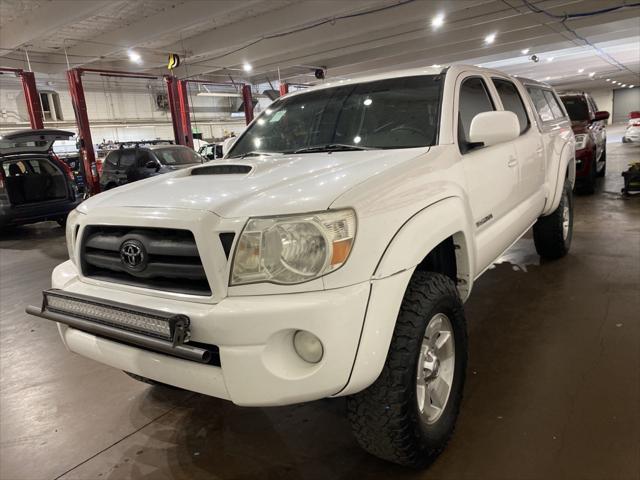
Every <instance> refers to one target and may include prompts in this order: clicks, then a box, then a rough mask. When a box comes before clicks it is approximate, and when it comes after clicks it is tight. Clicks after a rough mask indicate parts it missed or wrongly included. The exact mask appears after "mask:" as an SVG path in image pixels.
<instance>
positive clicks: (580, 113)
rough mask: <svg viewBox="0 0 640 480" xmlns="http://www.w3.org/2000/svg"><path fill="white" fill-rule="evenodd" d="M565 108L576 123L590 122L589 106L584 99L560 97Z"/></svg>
mask: <svg viewBox="0 0 640 480" xmlns="http://www.w3.org/2000/svg"><path fill="white" fill-rule="evenodd" d="M560 100H562V103H564V108H566V109H567V113H568V114H569V118H570V119H571V120H573V121H574V122H587V121H589V120H590V119H589V106H588V105H587V102H586V100H585V99H584V98H583V97H578V96H575V97H560Z"/></svg>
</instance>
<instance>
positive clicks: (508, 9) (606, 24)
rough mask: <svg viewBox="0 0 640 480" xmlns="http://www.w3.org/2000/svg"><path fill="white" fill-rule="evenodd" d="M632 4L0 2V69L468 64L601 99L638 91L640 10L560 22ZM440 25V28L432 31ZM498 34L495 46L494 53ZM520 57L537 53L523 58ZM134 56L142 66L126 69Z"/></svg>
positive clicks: (373, 68)
mask: <svg viewBox="0 0 640 480" xmlns="http://www.w3.org/2000/svg"><path fill="white" fill-rule="evenodd" d="M634 3H635V5H637V2H636V1H635V0H633V1H632V0H626V1H625V0H544V1H540V0H528V1H526V0H452V1H441V0H215V1H211V0H189V1H179V0H138V1H133V0H127V1H121V0H111V1H109V0H83V1H78V0H0V65H1V66H6V67H14V68H27V67H28V65H27V60H26V59H27V54H28V57H29V61H30V64H31V68H32V70H34V71H35V72H38V73H41V74H48V75H53V76H61V75H62V74H63V73H64V71H65V70H66V69H67V67H68V66H71V67H74V66H85V67H91V68H109V69H118V70H128V71H149V72H155V73H167V70H166V66H165V64H166V61H167V55H168V53H170V52H174V53H179V54H181V56H182V60H183V64H182V66H181V67H180V68H179V69H178V70H176V71H175V73H176V74H177V75H178V76H180V77H199V78H207V79H218V80H228V79H229V77H232V78H234V79H237V80H243V81H249V82H253V83H257V82H263V81H265V80H271V81H273V80H276V79H277V78H278V73H279V74H280V75H281V77H282V78H285V79H289V80H290V81H295V82H302V83H308V82H314V81H315V79H314V77H313V75H312V70H313V67H317V66H322V67H326V68H327V76H328V78H336V77H339V78H346V77H349V76H353V75H357V74H371V73H377V72H383V71H388V70H392V69H396V68H406V67H413V66H424V65H431V64H443V65H444V64H448V63H462V62H465V63H472V64H477V65H482V66H487V67H495V68H498V69H501V70H504V71H506V72H509V73H512V74H517V75H521V76H527V77H531V78H535V79H538V80H547V79H548V80H547V81H548V82H549V83H551V84H553V85H556V86H559V87H562V88H594V87H604V86H607V85H609V83H607V82H606V80H605V79H607V78H609V79H611V80H616V81H619V82H620V83H625V84H627V85H629V84H635V85H639V84H640V78H639V75H640V8H639V7H637V6H636V7H631V6H630V7H628V8H621V9H616V10H611V11H607V12H604V13H599V14H592V15H584V16H579V17H570V18H563V16H564V15H567V14H569V15H571V14H578V13H587V12H594V11H598V10H607V9H609V8H613V7H618V6H621V5H625V4H628V5H631V4H634ZM539 9H543V10H544V12H541V11H539ZM437 14H443V15H444V16H445V17H444V18H445V20H444V24H443V25H442V26H441V27H439V28H433V27H432V25H431V21H432V19H433V17H434V16H435V15H437ZM563 19H564V21H563ZM491 33H495V34H496V37H495V42H494V43H493V44H491V45H487V44H485V42H484V39H485V37H486V36H487V35H489V34H491ZM523 49H529V50H530V51H529V53H528V54H527V55H523V54H522V53H521V51H522V50H523ZM130 50H134V51H135V52H137V53H138V54H140V56H141V58H142V63H141V64H135V63H132V62H131V61H130V60H129V57H128V52H129V51H130ZM532 54H536V55H538V57H539V59H540V61H539V62H538V63H534V62H533V61H531V60H530V59H529V57H530V55H532ZM550 58H552V60H551V61H548V59H550ZM67 62H68V63H67ZM245 62H248V63H250V64H251V65H252V66H253V70H252V71H251V72H250V73H247V72H244V71H243V69H242V65H243V63H245ZM580 69H584V71H583V72H581V73H578V71H579V70H580ZM592 72H593V73H594V75H593V76H592V77H589V76H588V75H589V73H592Z"/></svg>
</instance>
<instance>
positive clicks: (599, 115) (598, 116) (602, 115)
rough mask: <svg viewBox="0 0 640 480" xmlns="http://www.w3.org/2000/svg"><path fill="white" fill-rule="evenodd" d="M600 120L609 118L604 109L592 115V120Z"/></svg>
mask: <svg viewBox="0 0 640 480" xmlns="http://www.w3.org/2000/svg"><path fill="white" fill-rule="evenodd" d="M601 120H609V112H605V111H601V112H596V114H595V115H594V116H593V121H594V122H599V121H601Z"/></svg>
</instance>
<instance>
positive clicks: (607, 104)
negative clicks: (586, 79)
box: [587, 88, 613, 125]
mask: <svg viewBox="0 0 640 480" xmlns="http://www.w3.org/2000/svg"><path fill="white" fill-rule="evenodd" d="M587 93H589V94H590V95H591V96H592V97H593V99H594V100H595V102H596V105H597V106H598V109H599V110H604V111H607V112H609V120H608V123H609V125H611V123H613V89H611V88H606V89H599V90H589V91H588V92H587Z"/></svg>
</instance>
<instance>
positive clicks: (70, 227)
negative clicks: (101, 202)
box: [65, 209, 83, 263]
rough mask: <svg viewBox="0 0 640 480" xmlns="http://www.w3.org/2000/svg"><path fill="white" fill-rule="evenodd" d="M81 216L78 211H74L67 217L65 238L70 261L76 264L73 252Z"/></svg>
mask: <svg viewBox="0 0 640 480" xmlns="http://www.w3.org/2000/svg"><path fill="white" fill-rule="evenodd" d="M80 215H83V214H82V213H80V212H79V211H78V209H74V210H72V211H70V212H69V215H67V227H66V229H65V236H66V240H67V252H68V253H69V259H70V260H71V261H72V262H73V263H75V262H74V258H73V252H74V249H75V242H76V240H77V238H75V237H76V229H77V226H78V221H79V220H80Z"/></svg>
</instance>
